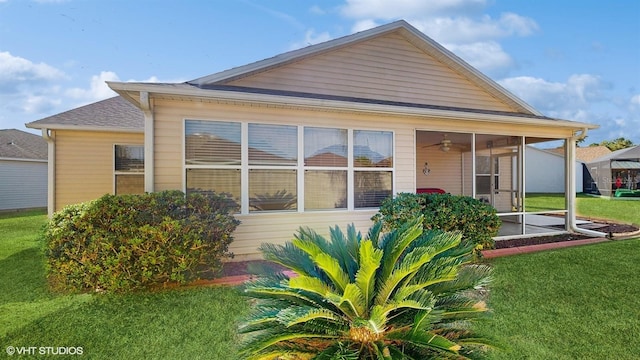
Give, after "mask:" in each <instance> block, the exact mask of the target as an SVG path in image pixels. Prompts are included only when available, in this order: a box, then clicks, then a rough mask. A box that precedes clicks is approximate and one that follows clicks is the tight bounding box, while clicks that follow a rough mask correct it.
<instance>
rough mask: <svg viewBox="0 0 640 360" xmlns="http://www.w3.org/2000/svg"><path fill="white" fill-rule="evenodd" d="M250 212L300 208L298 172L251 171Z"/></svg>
mask: <svg viewBox="0 0 640 360" xmlns="http://www.w3.org/2000/svg"><path fill="white" fill-rule="evenodd" d="M249 207H250V208H251V209H250V211H273V210H295V209H297V208H298V191H297V171H296V170H257V169H252V170H249Z"/></svg>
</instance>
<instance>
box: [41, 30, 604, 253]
mask: <svg viewBox="0 0 640 360" xmlns="http://www.w3.org/2000/svg"><path fill="white" fill-rule="evenodd" d="M108 85H109V86H110V87H111V88H112V89H113V90H115V91H116V92H117V93H118V94H119V97H116V98H112V99H108V100H105V101H102V102H98V103H95V104H91V105H88V106H85V107H83V108H79V109H74V110H71V111H69V112H67V113H63V114H58V115H54V116H51V117H49V118H45V119H42V120H38V121H35V122H32V123H30V124H28V126H29V127H31V128H36V129H41V130H42V132H43V134H45V136H46V138H47V139H49V146H50V149H52V150H50V159H51V160H52V161H51V162H50V167H52V168H54V169H53V170H52V171H53V172H54V173H55V174H56V176H55V178H53V179H51V181H52V182H53V184H52V186H51V189H52V192H51V194H50V199H51V204H52V208H51V210H54V209H60V208H62V207H63V206H64V205H66V204H71V203H74V202H79V201H84V200H88V199H92V198H95V197H98V196H100V195H101V194H102V193H120V192H121V190H122V191H147V192H152V191H161V190H168V189H179V190H182V191H185V192H187V193H189V192H196V191H201V190H215V191H218V192H226V193H229V194H231V195H232V196H233V197H234V198H235V199H236V200H237V201H238V202H239V204H240V205H241V210H240V213H239V214H238V215H237V217H238V219H240V220H241V221H242V224H241V225H240V226H239V227H238V229H237V230H236V233H235V241H234V243H233V244H232V248H231V250H232V251H233V252H234V253H235V254H236V259H245V258H251V257H257V256H259V253H258V251H257V247H258V246H259V245H260V244H261V243H263V242H273V243H282V242H284V241H286V240H288V239H290V238H291V236H292V234H293V233H294V232H295V231H296V230H297V229H298V227H299V226H309V227H311V228H313V229H316V230H317V231H318V232H320V233H324V234H326V233H328V229H329V226H333V225H335V224H342V225H346V224H348V223H353V224H354V225H355V226H356V228H358V229H361V230H366V229H367V228H368V227H369V226H370V225H371V220H370V219H371V217H372V216H373V215H374V214H375V213H376V212H377V207H378V205H379V204H380V202H381V201H382V199H384V198H386V197H388V196H391V195H393V194H396V193H399V192H416V191H418V190H419V189H425V188H427V189H431V188H435V189H439V190H442V191H446V192H449V193H451V194H461V195H468V196H474V197H476V198H480V199H483V200H484V201H487V202H489V203H490V204H492V205H493V206H495V207H496V208H497V209H498V211H499V213H500V216H501V218H502V219H503V221H504V223H505V224H508V225H510V226H504V227H503V228H504V231H503V232H501V234H500V236H516V237H517V236H528V234H530V232H531V231H542V232H554V231H555V232H557V231H559V230H558V229H551V228H544V229H537V230H534V228H533V227H531V226H530V225H531V224H528V223H527V220H526V218H527V213H526V212H525V210H524V208H523V206H522V203H523V184H524V181H523V179H524V178H525V175H524V172H525V167H524V166H523V163H524V151H523V148H524V147H525V145H528V144H535V143H538V142H543V141H552V140H564V141H565V143H566V145H567V146H566V149H567V153H566V158H567V159H568V160H567V164H573V163H574V159H575V152H574V150H575V142H576V141H577V140H578V139H580V138H582V137H584V136H586V134H587V131H588V130H589V129H594V128H596V126H595V125H591V124H586V123H579V122H573V121H567V120H562V119H554V118H549V117H546V116H544V115H542V114H541V113H540V112H538V111H537V110H535V109H533V108H532V107H531V106H529V105H528V104H526V103H525V102H523V101H522V100H521V99H519V98H517V97H516V96H514V95H513V94H511V93H510V92H508V91H507V90H505V89H504V88H502V87H501V86H500V85H498V84H497V83H496V82H494V81H492V80H491V79H489V78H488V77H487V76H485V75H483V74H482V73H480V72H479V71H477V70H476V69H474V68H473V67H471V66H470V65H469V64H467V63H466V62H464V61H463V60H461V59H460V58H458V57H457V56H456V55H454V54H453V53H451V52H450V51H448V50H446V49H445V48H444V47H442V46H441V45H440V44H438V43H436V42H435V41H433V40H432V39H430V38H429V37H427V36H426V35H424V34H422V33H421V32H419V31H418V30H417V29H415V28H414V27H413V26H411V25H410V24H408V23H407V22H405V21H396V22H393V23H390V24H387V25H383V26H380V27H377V28H373V29H370V30H366V31H363V32H359V33H356V34H353V35H349V36H346V37H342V38H339V39H335V40H331V41H327V42H324V43H321V44H317V45H312V46H309V47H306V48H303V49H299V50H294V51H291V52H287V53H284V54H280V55H278V56H275V57H273V58H269V59H265V60H262V61H258V62H255V63H251V64H248V65H245V66H240V67H237V68H233V69H230V70H226V71H222V72H219V73H215V74H212V75H208V76H204V77H201V78H198V79H195V80H192V81H188V82H185V83H133V82H127V83H125V82H109V83H108ZM141 161H144V166H143V167H144V169H141V167H140V166H138V165H141V164H139V163H140V162H141ZM130 163H135V164H136V166H131V165H129V164H130ZM573 169H574V167H573V165H571V166H566V167H565V176H566V178H567V179H568V180H567V183H568V184H570V186H569V187H568V188H567V192H568V193H570V194H571V193H573V194H574V196H568V197H567V199H568V201H567V207H566V209H564V210H558V212H560V213H562V214H568V215H567V216H566V217H565V218H566V219H567V221H566V222H565V228H566V229H567V230H571V229H573V228H574V227H575V224H574V222H573V221H572V219H574V220H575V214H574V211H573V209H574V208H575V206H574V202H575V189H574V185H573V184H574V179H575V172H574V171H573ZM269 199H272V200H273V201H272V206H270V207H268V209H265V208H263V207H261V205H262V203H264V202H265V201H267V200H269ZM278 199H280V200H281V201H279V200H278ZM284 200H286V201H284ZM273 204H275V205H273ZM278 204H279V205H278ZM501 231H502V230H501Z"/></svg>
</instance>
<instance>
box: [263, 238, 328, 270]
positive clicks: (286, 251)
mask: <svg viewBox="0 0 640 360" xmlns="http://www.w3.org/2000/svg"><path fill="white" fill-rule="evenodd" d="M259 249H260V251H261V252H262V257H263V258H264V259H265V260H268V261H271V262H274V263H276V264H280V265H282V266H284V267H286V268H287V269H291V270H293V271H295V272H296V273H298V274H300V275H308V276H311V277H318V278H321V277H322V274H321V273H320V272H319V271H318V269H317V267H316V265H315V264H314V263H313V261H311V259H310V258H309V255H308V254H307V253H305V252H304V251H302V250H300V249H298V248H297V247H295V246H293V244H292V243H290V242H287V243H285V244H284V245H276V244H267V243H265V244H262V245H261V246H260V248H259Z"/></svg>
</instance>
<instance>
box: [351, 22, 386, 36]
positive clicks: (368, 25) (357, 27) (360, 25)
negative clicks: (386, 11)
mask: <svg viewBox="0 0 640 360" xmlns="http://www.w3.org/2000/svg"><path fill="white" fill-rule="evenodd" d="M378 25H379V24H378V23H377V22H376V21H375V20H372V19H365V20H359V21H356V23H355V24H354V25H353V27H352V28H351V31H352V32H354V33H357V32H360V31H364V30H369V29H373V28H374V27H376V26H378Z"/></svg>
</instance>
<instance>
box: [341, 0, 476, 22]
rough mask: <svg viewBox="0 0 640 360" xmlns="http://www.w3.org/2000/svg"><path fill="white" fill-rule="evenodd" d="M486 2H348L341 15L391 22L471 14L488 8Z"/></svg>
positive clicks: (376, 0)
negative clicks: (418, 15) (423, 17)
mask: <svg viewBox="0 0 640 360" xmlns="http://www.w3.org/2000/svg"><path fill="white" fill-rule="evenodd" d="M486 3H487V2H486V1H485V0H429V1H425V0H394V1H388V0H347V1H346V5H344V6H343V7H342V8H341V13H342V14H343V15H344V16H346V17H349V18H355V19H362V18H375V19H382V20H391V19H398V18H407V17H412V18H415V16H416V15H417V14H423V15H427V14H430V15H431V16H434V15H442V14H450V13H471V12H476V11H478V10H480V9H482V8H484V7H485V6H486Z"/></svg>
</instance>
